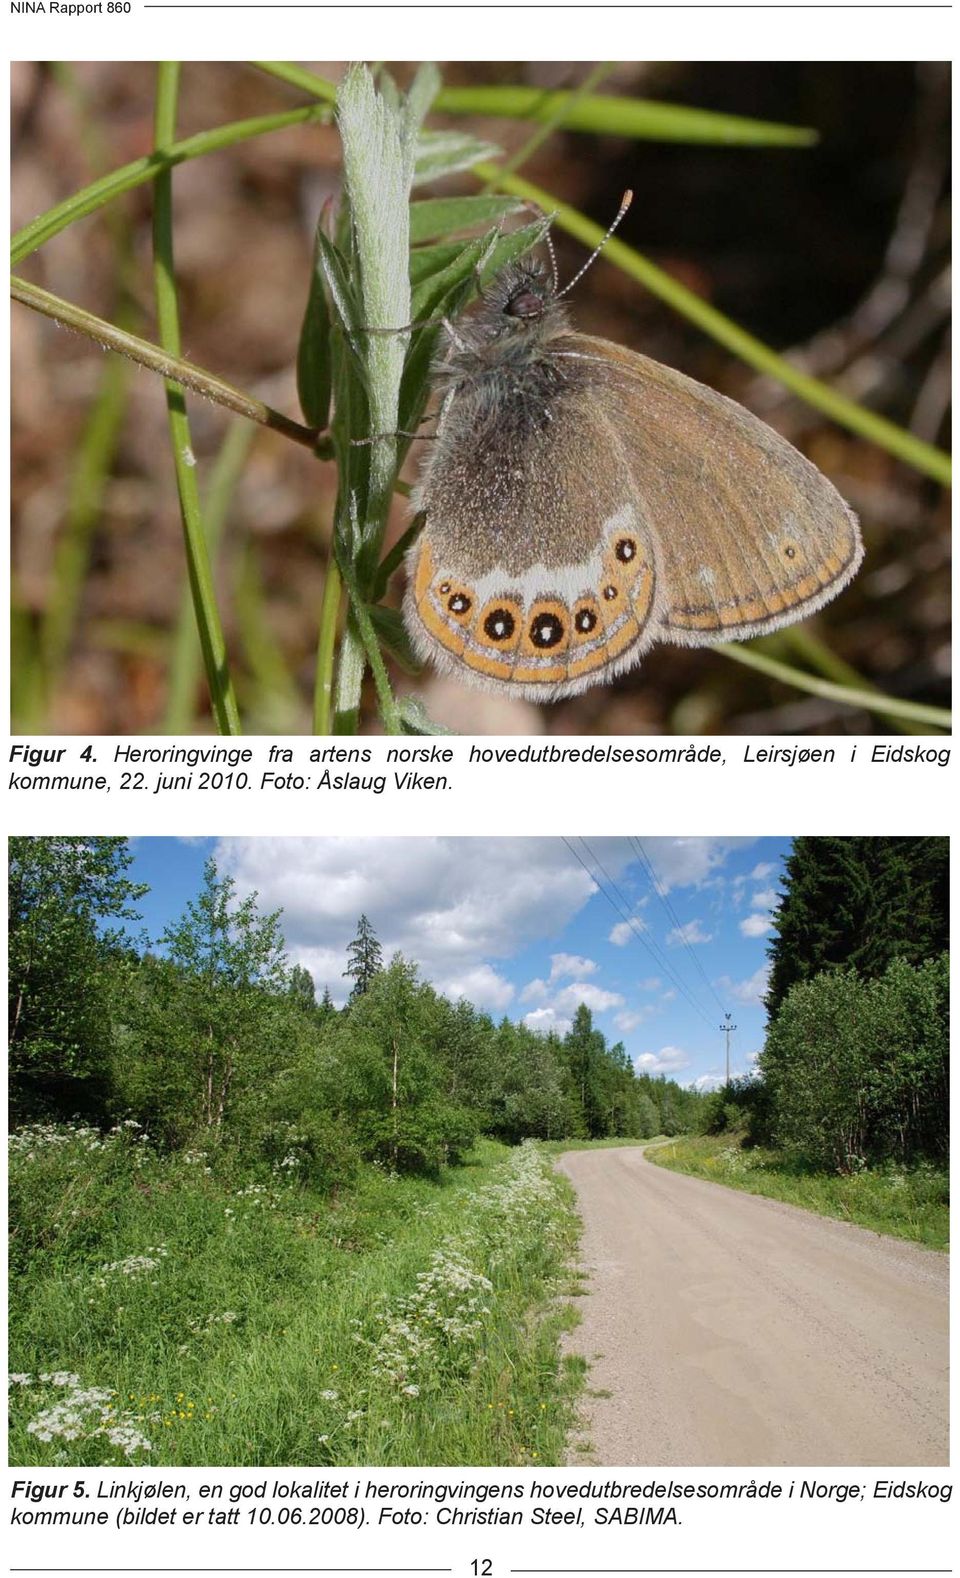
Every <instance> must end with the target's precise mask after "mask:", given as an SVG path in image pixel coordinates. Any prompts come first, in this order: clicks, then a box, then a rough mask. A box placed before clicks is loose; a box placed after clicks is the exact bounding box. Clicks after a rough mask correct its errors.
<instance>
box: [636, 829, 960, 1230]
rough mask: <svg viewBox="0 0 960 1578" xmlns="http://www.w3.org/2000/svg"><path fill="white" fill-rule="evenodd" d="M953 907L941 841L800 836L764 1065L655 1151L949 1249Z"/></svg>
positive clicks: (788, 886) (778, 916) (661, 1159)
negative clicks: (684, 1133) (688, 1130)
mask: <svg viewBox="0 0 960 1578" xmlns="http://www.w3.org/2000/svg"><path fill="white" fill-rule="evenodd" d="M947 914H948V857H947V841H946V840H945V839H941V838H801V839H797V840H796V841H795V843H794V847H793V853H792V854H791V856H790V859H789V860H788V862H787V869H786V875H785V879H784V891H783V894H782V897H781V901H780V905H779V908H778V909H777V911H776V913H775V917H774V925H775V929H776V932H775V937H774V939H773V941H772V943H771V947H770V950H769V951H770V958H771V973H770V989H769V993H768V997H767V1006H768V1009H769V1011H770V1015H771V1018H770V1023H769V1025H768V1029H767V1036H766V1042H765V1044H764V1047H763V1050H762V1052H761V1054H760V1057H759V1060H758V1068H757V1073H756V1075H754V1076H752V1077H750V1078H748V1079H741V1080H737V1081H734V1082H732V1083H731V1084H730V1085H729V1086H726V1087H725V1088H724V1089H722V1090H720V1091H718V1092H717V1093H716V1094H715V1095H713V1096H711V1097H710V1099H709V1100H708V1102H707V1103H706V1104H705V1105H704V1107H703V1109H702V1111H701V1115H700V1117H701V1121H700V1124H699V1128H700V1129H701V1135H700V1137H697V1138H691V1139H685V1140H682V1141H680V1142H678V1143H675V1144H671V1145H668V1146H663V1147H658V1148H657V1149H656V1151H655V1152H652V1153H651V1159H652V1160H654V1161H656V1162H657V1163H658V1164H659V1165H660V1166H664V1167H673V1168H675V1169H677V1170H679V1171H682V1172H690V1173H695V1174H697V1175H698V1176H700V1177H705V1178H711V1179H714V1180H715V1181H716V1182H718V1183H725V1184H729V1185H731V1186H732V1187H734V1188H738V1189H746V1190H748V1191H750V1192H751V1193H753V1194H765V1195H771V1196H773V1197H774V1198H776V1199H779V1200H787V1201H790V1202H792V1203H793V1204H795V1205H801V1206H805V1207H807V1208H808V1209H812V1210H816V1211H821V1212H823V1213H824V1214H825V1215H828V1216H837V1217H841V1218H843V1219H844V1220H847V1221H851V1222H857V1223H859V1224H860V1225H862V1226H864V1227H870V1228H873V1229H875V1230H876V1231H877V1232H883V1233H892V1234H895V1235H896V1236H897V1237H900V1238H910V1239H915V1240H916V1241H917V1242H919V1243H924V1244H929V1245H931V1246H932V1247H934V1248H938V1249H944V1248H946V1247H947V1243H948V1231H949V1229H948V1220H949V1016H950V1003H949V993H950V978H949V955H948V953H947V951H946V949H947V939H948V932H947Z"/></svg>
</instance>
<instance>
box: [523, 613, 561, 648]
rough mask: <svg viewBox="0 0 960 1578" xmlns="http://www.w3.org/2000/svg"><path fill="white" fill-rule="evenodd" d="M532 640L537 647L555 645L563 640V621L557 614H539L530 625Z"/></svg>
mask: <svg viewBox="0 0 960 1578" xmlns="http://www.w3.org/2000/svg"><path fill="white" fill-rule="evenodd" d="M530 640H531V641H532V642H533V644H534V646H535V647H545V648H548V647H555V646H556V645H557V643H558V641H562V640H563V621H562V620H561V619H558V618H557V615H556V614H538V615H537V617H536V619H535V620H534V621H533V623H532V625H531V626H530Z"/></svg>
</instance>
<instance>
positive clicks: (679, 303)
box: [473, 165, 951, 486]
mask: <svg viewBox="0 0 960 1578" xmlns="http://www.w3.org/2000/svg"><path fill="white" fill-rule="evenodd" d="M473 173H474V175H475V176H476V177H477V179H478V180H480V181H484V182H486V183H488V184H491V185H496V186H498V187H502V188H503V189H504V190H505V191H507V192H512V193H514V194H515V195H516V196H517V197H525V198H527V199H528V200H529V201H530V202H534V203H538V204H539V206H540V207H541V208H543V209H544V210H545V211H547V212H551V211H552V212H554V213H555V214H556V223H557V224H558V225H559V226H560V228H561V230H566V231H567V233H568V234H569V235H571V236H575V237H576V238H577V240H578V241H582V242H583V243H584V245H585V246H588V247H595V246H596V245H597V243H598V241H599V240H600V239H601V237H602V235H603V231H602V229H601V227H600V226H599V225H596V224H594V222H593V220H592V219H588V218H587V216H586V215H585V214H581V213H580V212H579V210H578V209H576V208H571V207H570V206H569V204H567V203H562V202H560V201H559V200H558V199H557V198H555V197H554V196H553V194H552V193H551V192H545V191H544V190H543V188H542V187H539V186H534V185H533V183H532V182H530V181H527V180H524V179H523V177H521V176H518V175H505V174H502V173H501V172H499V171H497V170H496V168H495V167H494V166H491V165H477V166H476V167H475V169H474V172H473ZM604 257H605V258H606V259H607V260H608V261H609V262H610V263H613V264H615V265H616V266H617V267H618V268H620V269H622V270H623V272H624V273H625V274H628V275H629V276H630V278H631V279H635V280H637V281H638V282H639V283H640V284H641V285H644V286H646V288H647V289H648V290H649V291H651V292H652V293H653V294H654V295H655V296H659V298H660V300H661V301H665V302H666V304H667V306H668V307H672V308H673V310H674V311H675V312H678V313H680V315H681V316H682V317H684V318H687V319H688V320H689V321H690V322H691V323H695V324H696V325H697V327H698V328H700V329H703V330H704V332H705V333H706V334H709V335H710V336H711V338H712V339H714V340H716V341H718V343H719V344H720V345H724V346H726V348H727V350H729V351H732V352H733V354H734V355H735V356H738V357H739V358H740V360H741V361H744V362H746V363H747V365H748V366H750V367H755V368H756V369H757V371H758V372H762V373H766V374H768V375H769V376H770V377H771V378H775V379H776V380H777V382H778V383H781V384H783V385H784V386H785V388H787V389H789V390H790V391H791V392H792V393H793V394H795V395H797V396H798V398H799V399H801V400H803V401H805V403H806V404H807V405H810V406H813V408H814V409H815V410H817V411H822V412H823V414H824V415H825V416H828V417H830V419H831V420H832V421H834V422H837V423H839V424H840V426H841V427H846V428H848V429H849V431H850V432H851V433H858V434H859V435H860V437H861V438H866V439H869V440H870V442H871V443H874V444H877V445H879V447H880V448H881V449H885V450H886V451H887V452H888V454H891V455H896V457H897V459H898V460H903V461H906V463H907V465H909V466H913V467H914V469H915V470H917V471H921V472H923V473H924V475H925V476H928V477H933V478H934V480H935V481H937V482H942V483H943V484H944V485H945V486H948V485H949V482H950V477H951V464H950V457H949V455H946V454H944V452H943V451H942V450H940V449H937V448H936V447H935V446H934V445H933V444H927V443H925V442H924V441H923V440H922V439H919V438H915V437H914V435H913V434H912V433H909V432H907V430H906V429H905V428H902V427H898V426H897V424H896V423H895V422H890V421H888V420H887V418H886V417H883V416H878V415H877V414H876V412H874V411H869V410H867V408H866V407H865V406H862V405H858V404H857V402H856V401H855V400H850V399H849V398H848V397H847V396H846V395H843V394H840V393H839V391H838V390H836V389H831V388H830V386H829V385H828V384H825V383H821V381H820V379H819V378H813V377H811V376H810V374H809V373H802V372H800V371H799V370H798V369H797V368H796V367H793V366H791V364H790V362H788V361H787V360H786V358H785V357H783V356H779V355H778V354H777V352H776V351H773V350H771V349H770V347H769V346H768V345H765V344H764V343H763V341H762V340H758V339H757V338H756V337H755V336H754V335H752V334H749V333H748V332H747V330H746V329H741V328H740V326H739V324H736V323H734V322H733V320H732V319H731V318H728V317H726V316H725V314H724V313H722V312H718V311H717V309H716V307H711V306H710V305H709V303H708V302H705V301H704V300H703V299H702V298H701V297H700V296H697V295H696V294H695V293H694V292H693V291H692V290H688V289H687V287H686V286H685V285H681V284H680V283H679V282H678V281H677V280H675V279H672V278H671V276H670V275H669V274H667V273H665V272H664V270H663V269H660V268H658V267H657V266H656V264H655V263H651V262H650V260H649V259H648V258H646V257H644V256H643V255H642V254H641V253H639V252H636V251H634V249H633V248H632V247H629V246H627V244H626V243H625V242H623V241H620V240H618V238H617V237H616V236H614V237H613V238H612V240H610V241H608V242H607V245H606V247H605V249H604Z"/></svg>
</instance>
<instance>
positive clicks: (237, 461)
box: [121, 364, 257, 734]
mask: <svg viewBox="0 0 960 1578" xmlns="http://www.w3.org/2000/svg"><path fill="white" fill-rule="evenodd" d="M121 365H122V364H121ZM256 432H257V430H256V428H255V427H251V426H250V424H249V422H242V421H239V420H238V421H235V422H231V424H230V426H229V427H228V428H227V432H226V437H225V438H224V440H223V443H222V444H221V446H220V451H219V453H218V455H217V458H216V460H215V461H214V463H213V466H212V468H211V471H210V478H209V481H208V483H207V486H206V488H205V490H204V495H203V524H204V528H205V532H206V539H207V553H208V555H209V557H210V559H211V561H213V560H215V558H216V553H217V548H218V546H219V543H220V538H221V536H222V534H223V527H224V525H225V523H226V519H227V511H228V509H229V507H230V501H231V499H232V498H233V494H234V491H235V489H236V486H237V483H238V482H239V480H240V474H241V472H242V470H243V467H244V465H245V463H246V459H247V456H248V454H249V453H250V446H251V444H252V443H253V440H254V438H255V437H256ZM202 673H203V655H202V652H201V650H200V643H199V639H198V636H197V621H196V619H195V618H194V612H193V596H192V594H191V590H190V586H189V584H188V585H187V586H186V587H185V588H184V593H183V597H182V599H181V603H180V613H179V615H178V617H177V626H176V630H175V631H174V637H173V644H172V648H171V657H170V664H169V678H168V681H167V705H166V710H165V712H164V718H163V731H164V733H165V734H189V733H192V731H193V728H194V722H195V716H194V714H195V702H196V696H197V692H198V690H199V688H200V680H201V676H202Z"/></svg>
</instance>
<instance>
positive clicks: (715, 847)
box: [643, 838, 754, 892]
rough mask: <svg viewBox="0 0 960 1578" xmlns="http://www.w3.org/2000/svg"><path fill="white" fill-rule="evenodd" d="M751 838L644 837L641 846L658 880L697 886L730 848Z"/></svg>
mask: <svg viewBox="0 0 960 1578" xmlns="http://www.w3.org/2000/svg"><path fill="white" fill-rule="evenodd" d="M753 842H754V840H753V839H752V838H645V839H644V840H643V848H644V849H645V851H646V853H647V857H648V859H649V861H650V864H651V865H652V866H653V869H654V871H655V872H656V874H657V877H658V879H659V882H660V886H661V888H664V889H666V890H667V891H668V892H669V891H670V889H672V888H686V887H700V886H701V885H702V884H703V883H704V882H706V881H707V879H708V878H709V877H712V876H713V875H714V874H715V873H716V872H717V871H718V870H719V868H720V867H721V866H723V865H724V864H725V862H726V860H727V856H728V855H729V854H730V852H731V850H733V849H735V848H736V847H737V846H738V845H741V844H752V843H753Z"/></svg>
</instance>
